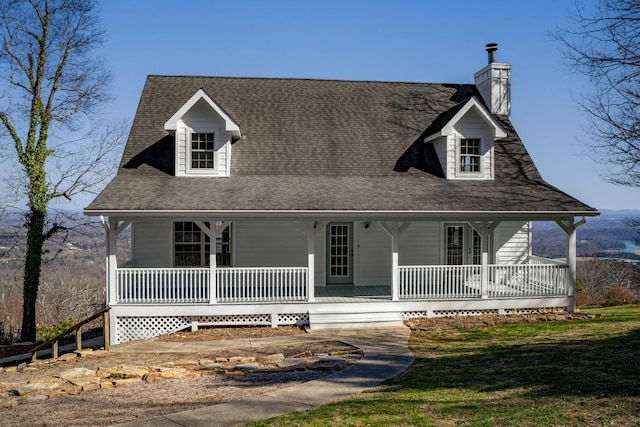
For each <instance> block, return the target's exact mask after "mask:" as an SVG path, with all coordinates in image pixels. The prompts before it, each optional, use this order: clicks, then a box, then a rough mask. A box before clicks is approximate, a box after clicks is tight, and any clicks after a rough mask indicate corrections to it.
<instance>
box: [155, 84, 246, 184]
mask: <svg viewBox="0 0 640 427" xmlns="http://www.w3.org/2000/svg"><path fill="white" fill-rule="evenodd" d="M164 129H165V130H166V131H168V132H170V133H171V134H172V135H173V137H174V141H175V174H176V176H181V177H189V176H193V177H200V178H202V177H228V176H230V175H231V143H232V141H234V140H235V141H237V140H239V139H240V138H241V137H242V135H241V134H240V127H239V126H238V124H237V123H236V122H235V120H233V118H232V117H231V116H229V114H227V112H226V111H225V110H224V109H223V108H222V107H221V106H220V105H219V104H218V103H217V102H216V101H215V100H214V99H213V98H211V97H210V96H209V95H208V94H207V93H206V92H205V91H204V90H203V89H198V91H196V93H195V94H194V95H193V96H192V97H191V98H190V99H189V100H187V102H185V103H184V104H183V105H182V107H180V109H179V110H178V111H176V112H175V113H174V114H173V116H171V118H170V119H169V120H167V121H166V122H165V124H164Z"/></svg>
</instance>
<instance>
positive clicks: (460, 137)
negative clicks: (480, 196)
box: [424, 97, 507, 180]
mask: <svg viewBox="0 0 640 427" xmlns="http://www.w3.org/2000/svg"><path fill="white" fill-rule="evenodd" d="M424 135H425V136H424V143H425V144H433V147H434V150H435V152H436V153H437V157H438V160H439V162H440V167H441V169H442V171H443V172H444V176H445V178H447V179H463V180H469V179H471V180H491V179H494V169H495V157H494V149H493V147H494V142H495V141H496V140H497V139H499V138H505V137H506V136H507V133H506V131H505V130H504V129H503V127H502V126H501V125H500V123H499V122H498V121H497V120H496V119H495V118H494V117H493V115H491V114H489V112H488V111H487V110H486V108H484V106H483V105H482V104H481V103H480V102H479V101H478V100H477V99H476V98H474V97H472V98H469V99H468V100H467V101H465V102H462V103H460V104H458V105H456V106H454V107H453V108H451V109H449V110H447V111H445V112H443V113H442V114H441V115H440V116H438V118H437V119H436V120H435V121H434V122H433V123H432V124H431V125H430V126H429V128H427V130H426V131H425V132H424ZM470 147H473V149H471V150H470Z"/></svg>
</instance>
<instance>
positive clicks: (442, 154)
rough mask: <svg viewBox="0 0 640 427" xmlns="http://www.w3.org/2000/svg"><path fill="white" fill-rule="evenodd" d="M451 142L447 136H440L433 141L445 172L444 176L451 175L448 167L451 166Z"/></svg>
mask: <svg viewBox="0 0 640 427" xmlns="http://www.w3.org/2000/svg"><path fill="white" fill-rule="evenodd" d="M448 147H449V144H448V142H447V137H444V136H442V137H440V138H437V139H435V140H434V141H433V148H435V150H436V154H437V155H438V160H439V161H440V167H441V168H442V171H443V172H444V176H445V177H448V176H449V171H448V168H449V167H450V166H451V160H450V159H449V153H448V151H447V150H448V149H449V148H448Z"/></svg>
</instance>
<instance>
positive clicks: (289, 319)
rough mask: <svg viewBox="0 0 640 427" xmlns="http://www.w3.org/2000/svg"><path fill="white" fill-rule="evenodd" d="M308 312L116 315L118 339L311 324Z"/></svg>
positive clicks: (128, 339) (118, 340) (125, 339)
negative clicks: (207, 328) (201, 329)
mask: <svg viewBox="0 0 640 427" xmlns="http://www.w3.org/2000/svg"><path fill="white" fill-rule="evenodd" d="M307 324H309V314H308V313H275V314H229V315H215V316H167V317H159V316H154V317H124V316H119V317H117V318H116V342H115V344H120V343H124V342H127V341H133V340H138V339H145V338H153V337H157V336H160V335H164V334H170V333H173V332H177V331H181V330H183V329H186V328H191V329H192V330H196V329H197V328H198V326H230V325H233V326H240V325H245V326H265V325H267V326H284V325H307Z"/></svg>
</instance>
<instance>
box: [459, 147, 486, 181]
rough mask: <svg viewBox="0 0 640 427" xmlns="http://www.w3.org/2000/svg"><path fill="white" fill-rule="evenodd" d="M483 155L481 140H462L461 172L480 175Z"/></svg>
mask: <svg viewBox="0 0 640 427" xmlns="http://www.w3.org/2000/svg"><path fill="white" fill-rule="evenodd" d="M481 160H482V154H481V152H480V139H479V138H462V139H460V169H459V170H460V172H463V173H480V171H481V169H480V164H481Z"/></svg>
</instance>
